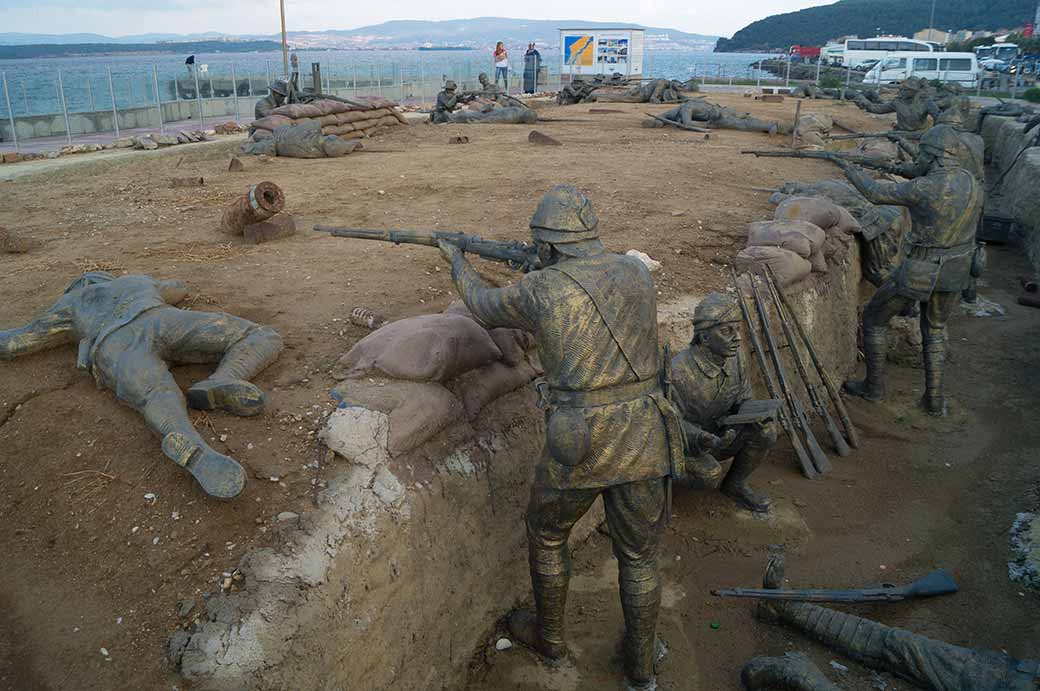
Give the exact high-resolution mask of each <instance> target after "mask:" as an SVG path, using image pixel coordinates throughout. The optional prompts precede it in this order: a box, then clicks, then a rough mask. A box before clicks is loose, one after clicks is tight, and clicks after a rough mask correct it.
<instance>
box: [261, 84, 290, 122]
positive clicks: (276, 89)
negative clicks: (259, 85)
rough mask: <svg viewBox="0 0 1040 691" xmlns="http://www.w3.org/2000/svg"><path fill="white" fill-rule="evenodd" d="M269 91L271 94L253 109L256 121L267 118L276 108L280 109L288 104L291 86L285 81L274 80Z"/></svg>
mask: <svg viewBox="0 0 1040 691" xmlns="http://www.w3.org/2000/svg"><path fill="white" fill-rule="evenodd" d="M268 89H269V90H270V91H271V93H270V94H268V95H267V96H264V97H263V98H261V99H260V100H259V101H257V102H256V106H254V108H253V115H254V116H256V117H255V118H254V119H256V120H259V119H260V118H265V117H267V116H268V115H270V114H271V111H273V110H274V109H275V108H280V107H281V106H283V105H285V104H286V103H287V102H288V97H289V86H288V84H286V82H285V80H284V79H276V80H274V81H273V82H271V85H270V86H269V87H268Z"/></svg>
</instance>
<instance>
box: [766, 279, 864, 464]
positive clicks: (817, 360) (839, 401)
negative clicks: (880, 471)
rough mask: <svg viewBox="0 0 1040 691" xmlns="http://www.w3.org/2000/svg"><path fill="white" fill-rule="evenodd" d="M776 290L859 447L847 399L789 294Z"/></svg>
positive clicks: (850, 438) (844, 424)
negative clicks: (814, 343)
mask: <svg viewBox="0 0 1040 691" xmlns="http://www.w3.org/2000/svg"><path fill="white" fill-rule="evenodd" d="M766 272H767V273H768V274H769V275H770V277H771V278H772V279H773V283H774V284H775V283H776V277H775V276H773V270H772V269H771V268H770V267H769V266H768V265H766ZM776 292H777V294H778V295H779V296H780V302H782V303H784V307H785V308H786V310H787V314H789V315H790V316H791V321H792V322H794V328H795V330H796V331H797V332H798V334H799V335H800V336H801V337H802V342H803V343H805V349H806V350H807V351H808V352H809V358H810V359H811V360H812V362H813V366H814V367H815V368H816V373H817V374H818V375H820V381H822V382H823V386H824V388H826V389H827V393H828V394H829V395H830V398H831V402H832V403H833V404H834V409H835V410H837V411H838V418H839V419H840V420H841V426H842V427H844V428H845V434H846V435H847V436H848V438H849V444H850V445H851V446H852V448H854V449H858V448H859V432H857V431H856V427H855V425H853V424H852V418H850V417H849V411H848V408H846V407H845V401H843V400H842V398H841V393H840V392H839V391H838V387H836V386H835V385H834V382H833V381H832V380H831V378H830V377H829V376H827V370H825V369H824V368H823V363H822V362H820V357H819V355H817V354H816V348H815V347H814V346H813V344H812V341H810V340H809V334H807V333H806V332H805V328H804V327H803V326H802V322H801V321H800V320H799V319H798V315H797V314H795V313H794V310H792V309H791V307H790V305H788V304H787V296H786V295H784V293H783V291H781V290H779V289H777V291H776Z"/></svg>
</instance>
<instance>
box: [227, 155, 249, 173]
mask: <svg viewBox="0 0 1040 691" xmlns="http://www.w3.org/2000/svg"><path fill="white" fill-rule="evenodd" d="M227 169H228V172H229V173H241V172H242V171H244V170H245V169H246V167H245V164H243V163H242V159H240V158H239V157H238V156H232V157H231V162H230V163H228V167H227Z"/></svg>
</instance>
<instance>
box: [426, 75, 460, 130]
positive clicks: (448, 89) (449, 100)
mask: <svg viewBox="0 0 1040 691" xmlns="http://www.w3.org/2000/svg"><path fill="white" fill-rule="evenodd" d="M457 88H458V87H457V86H456V85H455V82H454V81H452V80H451V79H449V80H448V81H446V82H444V89H443V90H442V91H441V92H440V93H439V94H437V103H436V105H434V107H433V112H432V113H430V122H432V123H434V124H435V125H439V124H442V123H445V122H450V121H451V113H452V111H454V110H455V108H456V107H458V105H459V99H458V96H456V95H455V89H457Z"/></svg>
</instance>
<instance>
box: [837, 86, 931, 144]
mask: <svg viewBox="0 0 1040 691" xmlns="http://www.w3.org/2000/svg"><path fill="white" fill-rule="evenodd" d="M852 102H853V103H855V104H856V105H857V106H859V107H860V108H861V109H862V110H865V111H867V112H868V113H874V114H875V115H886V114H888V113H895V114H896V129H897V130H900V131H903V132H921V131H922V130H924V129H926V128H927V127H928V116H929V115H931V116H932V119H933V120H934V119H936V118H937V117H938V114H939V110H938V107H937V106H936V105H935V103H934V102H933V101H932V100H931V99H930V98H929V97H928V94H927V93H926V91H925V87H924V85H923V84H921V83H919V82H918V80H916V79H907V80H906V81H904V82H903V83H902V84H900V85H899V94H898V95H897V96H896V98H895V99H894V100H891V101H887V102H882V103H873V102H871V101H870V100H869V99H867V97H866V96H864V95H862V94H858V95H857V96H855V97H853V99H852Z"/></svg>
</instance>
